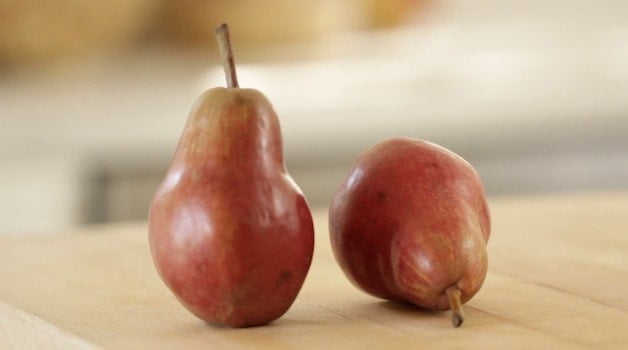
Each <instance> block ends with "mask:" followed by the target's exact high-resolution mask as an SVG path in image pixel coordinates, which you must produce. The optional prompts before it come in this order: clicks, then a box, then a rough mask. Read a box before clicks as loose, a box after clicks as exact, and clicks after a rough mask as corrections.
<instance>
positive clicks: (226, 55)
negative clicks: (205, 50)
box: [214, 23, 238, 88]
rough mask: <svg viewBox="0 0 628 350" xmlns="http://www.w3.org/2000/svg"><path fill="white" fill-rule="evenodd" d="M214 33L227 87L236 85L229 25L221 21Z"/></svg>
mask: <svg viewBox="0 0 628 350" xmlns="http://www.w3.org/2000/svg"><path fill="white" fill-rule="evenodd" d="M214 34H215V35H216V38H217V39H218V48H219V49H220V55H221V56H222V65H223V67H224V69H225V76H226V77H227V87H230V88H237V87H238V76H237V75H236V68H235V62H234V61H233V51H231V37H230V35H229V26H228V25H227V23H223V24H221V25H219V26H218V28H216V29H215V30H214Z"/></svg>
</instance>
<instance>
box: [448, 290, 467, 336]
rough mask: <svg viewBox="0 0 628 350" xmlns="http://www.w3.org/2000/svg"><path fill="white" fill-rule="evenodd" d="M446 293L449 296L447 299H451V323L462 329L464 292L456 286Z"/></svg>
mask: <svg viewBox="0 0 628 350" xmlns="http://www.w3.org/2000/svg"><path fill="white" fill-rule="evenodd" d="M445 293H446V294H447V299H449V306H450V307H451V312H452V319H451V323H452V324H453V325H454V327H460V325H461V324H462V322H464V313H463V312H462V302H461V301H460V297H461V296H462V291H461V290H460V288H458V287H456V286H451V287H449V288H447V289H446V290H445Z"/></svg>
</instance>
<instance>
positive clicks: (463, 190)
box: [329, 138, 490, 326]
mask: <svg viewBox="0 0 628 350" xmlns="http://www.w3.org/2000/svg"><path fill="white" fill-rule="evenodd" d="M329 231H330V238H331V245H332V248H333V252H334V255H335V257H336V260H337V261H338V263H339V265H340V267H341V268H342V270H343V271H344V273H345V274H346V275H347V276H348V278H349V279H350V280H351V281H352V282H353V283H354V284H355V285H356V286H357V287H359V288H360V289H362V290H364V291H366V292H367V293H369V294H372V295H374V296H377V297H380V298H383V299H389V300H397V301H402V302H409V303H413V304H415V305H418V306H420V307H422V308H425V309H428V310H450V309H451V310H453V313H452V314H453V316H452V322H453V324H454V326H460V325H461V324H462V322H463V320H464V315H463V312H462V306H461V305H462V304H464V303H465V302H467V301H468V300H469V299H470V298H471V297H472V296H473V295H475V294H476V293H477V292H478V291H479V289H480V288H481V286H482V283H483V282H484V279H485V276H486V271H487V252H486V243H487V241H488V238H489V235H490V215H489V207H488V203H487V200H486V195H485V192H484V187H483V185H482V182H481V181H480V178H479V176H478V173H477V172H476V171H475V170H474V168H473V167H472V166H471V165H470V164H469V163H468V162H467V161H465V160H464V159H463V158H462V157H460V156H458V155H456V154H454V153H453V152H451V151H449V150H447V149H445V148H443V147H441V146H438V145H435V144H433V143H430V142H426V141H423V140H417V139H411V138H392V139H387V140H383V141H381V142H379V143H377V144H376V145H374V146H372V147H371V148H369V149H367V150H366V151H365V152H364V153H363V154H362V155H360V157H359V158H358V159H357V161H356V163H355V165H354V167H353V168H352V170H351V171H350V173H349V176H348V177H347V178H346V180H345V181H344V182H343V183H342V185H341V186H340V188H339V189H338V191H337V193H336V194H335V196H334V198H333V201H332V203H331V206H330V208H329Z"/></svg>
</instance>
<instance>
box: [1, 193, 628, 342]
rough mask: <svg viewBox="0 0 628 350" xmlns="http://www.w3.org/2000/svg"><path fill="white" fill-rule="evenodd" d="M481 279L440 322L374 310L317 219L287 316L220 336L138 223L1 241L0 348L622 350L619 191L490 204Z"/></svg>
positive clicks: (626, 286)
mask: <svg viewBox="0 0 628 350" xmlns="http://www.w3.org/2000/svg"><path fill="white" fill-rule="evenodd" d="M490 203H491V209H492V216H493V234H492V237H491V241H490V242H489V259H490V268H489V270H490V272H489V274H488V277H487V280H486V282H485V285H484V287H483V288H482V290H481V291H480V292H479V293H478V294H477V295H476V296H475V298H473V299H472V300H471V301H470V302H469V303H468V304H467V305H466V306H465V310H466V317H467V318H466V321H465V323H464V324H463V326H462V327H461V328H453V327H451V325H450V319H449V317H450V315H449V313H444V312H443V313H441V312H426V311H422V310H420V309H417V308H413V307H410V306H407V305H402V304H398V303H392V302H387V301H382V300H379V299H376V298H373V297H370V296H368V295H366V294H364V293H362V292H360V291H358V290H357V289H355V288H354V287H353V286H352V285H351V284H350V283H349V282H348V281H347V279H346V278H345V277H344V275H343V274H342V272H341V271H340V269H339V268H338V266H337V265H336V263H335V261H334V259H333V256H332V253H331V250H330V247H329V241H328V238H327V222H326V221H327V215H326V212H325V210H316V211H315V221H316V230H317V231H316V238H317V243H316V252H315V257H314V261H313V264H312V268H311V270H310V273H309V275H308V278H307V280H306V283H305V285H304V287H303V289H302V291H301V293H300V294H299V297H298V298H297V301H296V302H295V304H294V305H293V306H292V308H291V309H290V310H289V311H288V313H287V314H285V315H284V316H283V317H282V318H280V319H279V320H277V321H275V322H273V323H271V324H270V325H268V326H263V327H256V328H247V329H228V328H217V327H213V326H209V325H206V324H205V323H203V322H202V321H200V320H198V319H196V318H195V317H194V316H192V315H191V314H190V313H188V312H187V311H186V310H185V309H184V308H183V307H182V306H181V305H180V304H179V303H178V302H177V301H176V300H175V298H174V297H173V296H172V295H171V294H170V292H169V291H168V290H167V289H166V287H165V286H164V285H163V283H162V282H161V281H160V280H159V277H158V276H157V274H156V272H155V269H154V267H153V265H152V261H151V258H150V253H149V250H148V245H147V238H146V236H147V234H146V225H145V223H131V224H115V225H103V226H92V227H87V228H80V229H77V230H75V231H74V232H64V233H60V234H57V235H49V236H24V235H20V236H17V235H15V236H12V235H4V236H2V237H1V238H0V348H1V349H21V348H45V349H55V348H58V349H93V348H112V349H124V348H134V349H136V348H147V349H157V348H164V349H172V348H178V349H196V348H199V349H201V348H202V349H208V348H215V349H244V348H255V349H271V348H272V349H276V348H277V349H284V348H285V349H376V348H391V349H394V348H399V349H401V348H412V349H419V348H420V349H426V348H427V349H430V348H437V349H456V348H460V349H463V348H464V349H468V348H478V349H503V348H508V349H587V348H590V349H617V350H619V349H627V348H628V193H606V194H588V195H585V194H573V195H561V196H533V197H519V198H492V199H491V200H490Z"/></svg>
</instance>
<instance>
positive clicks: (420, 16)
mask: <svg viewBox="0 0 628 350" xmlns="http://www.w3.org/2000/svg"><path fill="white" fill-rule="evenodd" d="M222 21H227V22H229V24H230V26H231V30H232V42H233V45H234V50H235V56H236V64H237V65H238V74H239V80H240V84H241V86H243V87H254V88H257V89H259V90H261V91H262V92H264V93H265V94H266V95H267V96H268V97H269V99H270V100H271V101H272V102H273V104H274V106H275V108H276V110H277V111H278V113H279V116H280V119H281V123H282V128H283V135H284V147H285V154H286V161H287V166H288V168H289V170H290V172H291V173H292V175H293V177H294V178H295V179H296V181H297V182H298V183H299V184H300V185H301V187H302V188H303V190H304V192H305V194H306V196H307V197H308V199H309V201H310V202H311V205H312V206H313V207H323V206H327V205H328V203H329V201H330V200H331V198H332V196H333V193H334V191H335V190H336V188H337V186H338V185H339V184H340V182H341V181H342V180H343V178H344V177H345V175H346V174H347V172H348V170H349V169H350V167H351V165H352V162H353V160H354V159H355V158H356V157H357V156H358V154H360V153H361V151H362V150H364V149H365V148H367V147H368V146H370V145H372V144H373V143H375V142H377V141H379V140H381V139H383V138H386V137H392V136H410V137H417V138H423V139H427V140H431V141H433V142H436V143H439V144H441V145H443V146H445V147H447V148H449V149H451V150H453V151H455V152H457V153H459V154H460V155H462V156H464V157H465V158H467V159H468V160H469V161H470V162H471V163H472V164H473V165H474V166H475V167H476V168H477V169H478V171H479V173H480V175H481V177H482V178H483V180H484V183H485V186H486V189H487V192H488V193H489V195H490V196H503V195H520V194H526V193H545V192H548V193H550V192H551V193H555V192H571V191H597V190H604V191H608V190H621V189H624V190H625V189H628V2H626V1H625V0H598V1H584V0H525V1H524V0H517V1H515V0H345V1H334V0H304V1H292V0H267V1H255V0H230V1H227V0H182V1H175V0H112V1H91V0H56V1H49V0H0V169H1V171H0V234H1V233H7V232H54V231H55V230H60V229H62V228H64V227H71V226H75V225H80V224H87V223H94V222H109V221H120V220H142V219H145V218H146V215H147V210H148V203H149V201H150V199H151V197H152V194H153V192H154V191H155V189H156V187H157V185H158V184H159V182H160V181H161V179H162V176H163V175H164V173H165V171H166V169H167V167H168V164H169V162H170V159H171V157H172V154H173V151H174V148H175V146H176V143H177V141H178V137H179V135H180V132H181V130H182V127H183V124H184V123H185V120H186V118H187V115H188V112H189V110H190V108H191V106H192V104H193V102H194V100H195V99H196V98H197V97H198V95H199V94H200V93H201V92H202V91H204V90H205V89H207V88H210V87H214V86H218V85H220V86H224V85H225V83H224V77H223V72H222V68H221V66H220V62H219V54H218V52H217V49H216V43H215V40H214V37H213V34H212V31H213V28H214V27H216V26H217V25H218V24H219V23H220V22H222Z"/></svg>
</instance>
